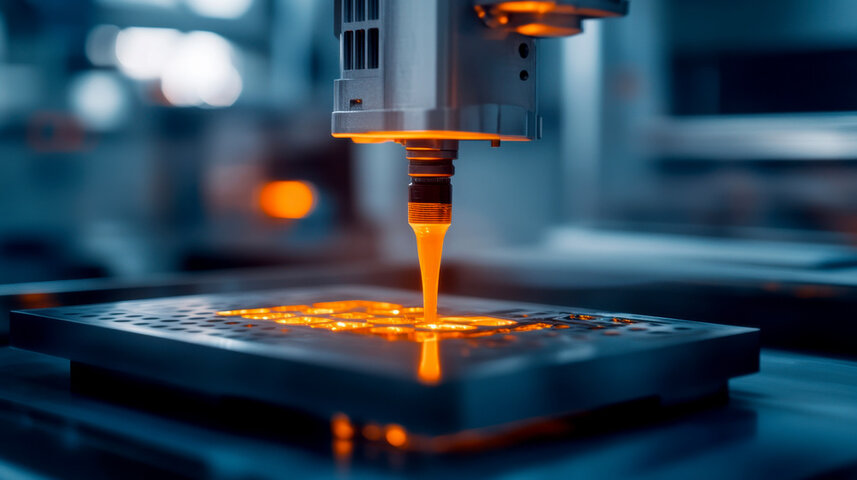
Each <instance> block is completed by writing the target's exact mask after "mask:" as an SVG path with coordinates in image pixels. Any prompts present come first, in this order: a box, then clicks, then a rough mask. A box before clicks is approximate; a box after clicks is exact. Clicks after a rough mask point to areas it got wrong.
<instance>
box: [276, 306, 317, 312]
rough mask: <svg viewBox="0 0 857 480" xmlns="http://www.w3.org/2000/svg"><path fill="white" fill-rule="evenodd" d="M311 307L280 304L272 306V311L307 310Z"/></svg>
mask: <svg viewBox="0 0 857 480" xmlns="http://www.w3.org/2000/svg"><path fill="white" fill-rule="evenodd" d="M308 308H309V307H308V306H306V305H280V306H278V307H271V311H272V312H305V311H306V309H308Z"/></svg>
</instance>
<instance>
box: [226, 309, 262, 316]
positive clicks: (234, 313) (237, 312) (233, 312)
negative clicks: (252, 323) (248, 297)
mask: <svg viewBox="0 0 857 480" xmlns="http://www.w3.org/2000/svg"><path fill="white" fill-rule="evenodd" d="M270 311H271V309H270V308H245V309H242V310H223V311H220V312H217V315H220V316H221V317H240V316H241V315H252V314H254V313H268V312H270Z"/></svg>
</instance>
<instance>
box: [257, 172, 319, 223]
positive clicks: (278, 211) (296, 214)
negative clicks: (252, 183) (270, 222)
mask: <svg viewBox="0 0 857 480" xmlns="http://www.w3.org/2000/svg"><path fill="white" fill-rule="evenodd" d="M315 204H316V193H315V188H314V187H313V186H312V184H310V183H309V182H304V181H299V180H285V181H276V182H269V183H267V184H266V185H265V186H264V187H262V190H261V191H260V192H259V207H260V208H261V209H262V211H263V212H265V214H266V215H268V216H269V217H274V218H290V219H299V218H304V217H306V216H307V215H309V214H310V213H312V211H313V209H315Z"/></svg>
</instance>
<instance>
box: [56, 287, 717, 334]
mask: <svg viewBox="0 0 857 480" xmlns="http://www.w3.org/2000/svg"><path fill="white" fill-rule="evenodd" d="M333 297H337V298H345V297H348V295H338V296H336V295H330V296H325V298H319V299H317V301H325V300H329V299H330V298H333ZM392 300H393V301H396V302H400V303H408V299H392ZM289 303H293V302H289V301H285V302H284V301H283V299H282V298H278V299H274V298H273V297H272V296H268V295H248V296H243V297H241V298H240V300H237V299H236V300H233V301H227V300H214V301H204V300H196V301H190V302H188V301H175V300H173V301H169V300H160V301H152V302H138V303H130V304H116V306H111V305H93V306H78V307H67V308H63V309H59V311H58V312H57V313H60V314H61V315H62V316H63V317H66V318H69V319H76V320H83V321H105V322H110V323H114V324H118V325H131V326H134V327H141V328H151V329H157V330H160V331H164V332H176V333H179V332H180V333H190V334H207V335H211V336H216V337H221V338H228V339H242V340H250V341H263V342H278V341H293V339H294V338H295V333H296V332H299V331H300V330H299V329H293V328H283V326H282V325H279V324H276V323H273V322H267V321H258V320H247V319H244V318H241V317H218V316H216V315H215V314H214V312H216V311H219V310H233V309H239V308H246V307H247V306H248V305H271V306H273V305H280V304H289ZM299 303H302V302H299ZM310 303H312V302H310ZM457 314H458V315H492V316H498V317H504V318H509V319H512V320H515V321H517V322H519V323H521V324H527V323H548V324H551V325H553V326H554V328H551V329H546V330H540V331H538V332H533V333H537V334H538V336H556V335H558V334H559V333H564V334H574V335H575V336H576V337H577V338H587V339H592V338H600V337H602V336H604V337H612V336H619V335H622V336H624V335H626V334H632V335H645V336H650V335H651V336H664V335H671V334H677V333H686V332H688V331H691V330H699V329H700V328H701V327H693V326H690V325H688V324H687V323H685V322H670V321H667V320H661V319H656V320H655V319H651V320H650V319H645V318H640V317H634V318H626V317H614V316H609V315H586V314H575V313H571V312H557V311H528V310H523V309H511V310H500V311H491V312H485V311H482V312H468V313H457ZM306 333H307V334H309V332H308V331H307V332H306ZM519 333H521V332H519ZM489 343H490V342H489Z"/></svg>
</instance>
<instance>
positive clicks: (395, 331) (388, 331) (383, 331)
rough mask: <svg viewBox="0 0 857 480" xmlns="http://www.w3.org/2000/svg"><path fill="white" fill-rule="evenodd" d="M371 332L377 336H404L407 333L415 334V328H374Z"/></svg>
mask: <svg viewBox="0 0 857 480" xmlns="http://www.w3.org/2000/svg"><path fill="white" fill-rule="evenodd" d="M369 332H370V333H374V334H376V335H403V334H407V333H413V332H414V327H396V326H391V327H372V329H371V330H369Z"/></svg>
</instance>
